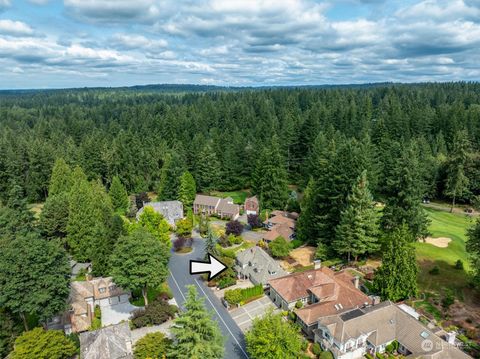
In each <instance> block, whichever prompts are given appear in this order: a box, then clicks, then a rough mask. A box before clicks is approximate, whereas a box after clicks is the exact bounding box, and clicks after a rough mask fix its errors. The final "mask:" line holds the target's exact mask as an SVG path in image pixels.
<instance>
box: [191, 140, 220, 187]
mask: <svg viewBox="0 0 480 359" xmlns="http://www.w3.org/2000/svg"><path fill="white" fill-rule="evenodd" d="M220 173H221V171H220V161H219V160H218V157H217V154H216V153H215V151H214V150H213V148H212V146H211V145H210V144H206V145H205V146H204V147H203V149H202V150H201V151H200V153H199V155H198V158H197V162H196V164H195V179H196V182H197V186H198V189H199V190H200V191H202V192H208V191H210V190H213V189H217V188H218V185H219V183H220Z"/></svg>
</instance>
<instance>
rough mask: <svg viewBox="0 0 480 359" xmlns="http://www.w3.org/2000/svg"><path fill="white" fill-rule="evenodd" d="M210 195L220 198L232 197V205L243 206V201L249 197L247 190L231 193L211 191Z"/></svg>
mask: <svg viewBox="0 0 480 359" xmlns="http://www.w3.org/2000/svg"><path fill="white" fill-rule="evenodd" d="M210 195H212V196H218V197H222V198H227V197H232V198H233V202H234V203H236V204H244V203H245V199H246V198H247V197H248V196H249V195H250V192H249V191H248V190H241V191H232V192H220V191H212V192H210Z"/></svg>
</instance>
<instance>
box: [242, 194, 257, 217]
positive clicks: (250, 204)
mask: <svg viewBox="0 0 480 359" xmlns="http://www.w3.org/2000/svg"><path fill="white" fill-rule="evenodd" d="M243 206H244V208H245V213H246V214H247V216H248V215H251V214H257V215H258V214H259V213H260V204H259V203H258V198H257V196H253V197H248V198H246V199H245V203H244V205H243Z"/></svg>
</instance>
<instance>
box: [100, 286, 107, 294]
mask: <svg viewBox="0 0 480 359" xmlns="http://www.w3.org/2000/svg"><path fill="white" fill-rule="evenodd" d="M98 291H99V292H100V293H105V292H106V291H107V288H105V287H102V288H98Z"/></svg>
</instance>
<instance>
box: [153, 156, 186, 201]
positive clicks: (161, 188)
mask: <svg viewBox="0 0 480 359" xmlns="http://www.w3.org/2000/svg"><path fill="white" fill-rule="evenodd" d="M185 169H186V166H185V161H184V159H183V158H182V157H181V156H180V155H179V154H177V152H175V151H172V152H171V153H168V154H167V155H166V156H165V159H164V161H163V166H162V169H161V171H160V181H159V184H158V191H157V199H158V200H159V201H171V200H174V199H175V198H177V197H178V190H179V186H180V177H181V176H182V174H183V172H184V171H185Z"/></svg>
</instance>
